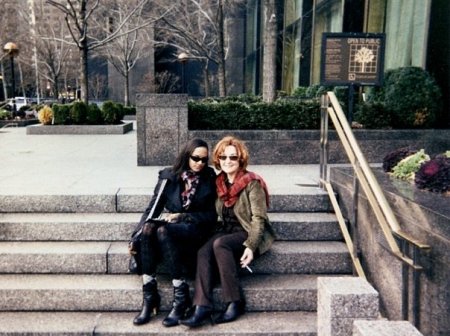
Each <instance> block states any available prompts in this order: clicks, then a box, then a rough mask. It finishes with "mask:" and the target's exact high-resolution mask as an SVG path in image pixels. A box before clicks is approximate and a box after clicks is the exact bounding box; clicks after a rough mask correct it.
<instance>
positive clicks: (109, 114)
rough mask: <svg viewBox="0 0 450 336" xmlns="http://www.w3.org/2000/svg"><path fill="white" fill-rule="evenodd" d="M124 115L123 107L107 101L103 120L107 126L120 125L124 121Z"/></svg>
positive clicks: (103, 111) (103, 107)
mask: <svg viewBox="0 0 450 336" xmlns="http://www.w3.org/2000/svg"><path fill="white" fill-rule="evenodd" d="M123 113H124V112H123V109H122V108H121V106H120V105H118V104H116V103H114V102H112V101H106V102H104V103H103V105H102V115H103V120H104V121H105V123H107V124H119V123H120V122H121V120H122V119H123V116H124V114H123Z"/></svg>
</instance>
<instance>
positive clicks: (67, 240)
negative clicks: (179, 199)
mask: <svg viewBox="0 0 450 336" xmlns="http://www.w3.org/2000/svg"><path fill="white" fill-rule="evenodd" d="M150 193H151V191H148V190H147V191H145V192H144V191H142V190H140V191H138V192H135V191H130V190H128V191H124V190H121V191H119V192H118V193H117V194H115V195H79V196H77V195H72V196H50V195H44V196H41V197H39V196H36V195H29V196H23V197H18V196H15V197H13V196H11V197H10V198H8V197H3V199H2V203H3V206H2V207H7V208H8V209H10V210H9V211H8V212H4V213H0V335H140V334H146V335H149V334H150V335H178V334H180V335H189V334H205V335H304V336H306V335H310V336H312V335H317V325H316V324H317V321H316V320H317V316H316V309H317V285H316V280H317V277H318V276H320V275H325V276H330V275H343V274H345V275H348V274H351V260H350V257H349V254H348V251H347V249H346V246H345V244H344V243H343V242H342V237H341V234H340V231H339V228H338V224H337V221H336V219H335V216H334V215H333V214H332V213H330V211H331V206H330V203H329V201H328V196H327V195H326V194H325V193H324V192H322V191H320V190H318V189H317V188H302V192H300V193H298V192H297V193H293V194H292V195H272V198H271V210H270V211H271V212H270V213H269V217H270V219H271V222H272V224H273V226H274V228H275V230H276V232H277V235H278V239H277V241H276V242H275V243H274V245H273V248H272V249H271V250H270V251H269V252H267V253H266V254H265V255H263V256H262V257H261V258H259V259H258V260H257V261H256V262H254V263H253V264H252V269H253V271H254V273H253V274H249V273H248V272H243V280H242V284H243V287H244V292H245V295H246V300H247V313H246V314H245V315H244V316H242V317H241V318H240V319H239V320H237V321H236V322H233V323H229V324H223V325H213V326H211V325H206V326H204V327H201V328H199V329H193V330H190V329H187V328H186V327H184V326H178V327H174V328H165V327H163V326H162V325H161V320H162V319H163V318H164V316H165V311H167V310H168V309H170V302H171V299H172V287H171V284H170V281H169V279H168V278H167V277H166V276H165V274H164V266H163V267H161V274H159V275H158V280H159V290H160V293H161V295H162V303H161V309H162V310H163V312H161V313H160V314H158V316H157V317H155V318H154V319H153V320H152V321H151V322H150V323H149V324H147V325H144V326H139V327H136V326H134V325H133V324H132V319H133V317H134V316H135V314H136V312H137V311H138V310H139V309H140V305H141V300H142V293H141V277H139V276H137V275H133V274H128V273H127V264H128V253H127V240H128V237H129V235H130V233H131V232H132V230H133V228H134V226H135V225H136V223H137V221H138V219H139V218H140V215H141V211H142V209H144V208H145V205H146V204H147V202H148V195H150ZM215 296H216V301H217V302H218V304H217V307H216V308H217V309H220V308H221V305H220V298H221V296H220V288H217V289H216V290H215Z"/></svg>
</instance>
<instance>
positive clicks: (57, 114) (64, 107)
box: [52, 104, 72, 125]
mask: <svg viewBox="0 0 450 336" xmlns="http://www.w3.org/2000/svg"><path fill="white" fill-rule="evenodd" d="M52 109H53V116H54V121H53V124H54V125H68V124H71V123H72V121H71V118H70V105H68V104H53V105H52Z"/></svg>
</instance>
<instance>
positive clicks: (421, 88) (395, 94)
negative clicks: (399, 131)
mask: <svg viewBox="0 0 450 336" xmlns="http://www.w3.org/2000/svg"><path fill="white" fill-rule="evenodd" d="M368 101H369V102H376V103H380V104H382V105H383V106H384V110H385V111H384V112H385V113H386V115H387V116H390V118H391V126H392V127H393V128H429V127H433V126H435V120H436V118H437V116H438V114H439V113H441V109H442V95H441V91H440V88H439V86H438V85H437V83H436V81H435V80H434V78H433V77H432V76H431V75H430V74H429V73H428V72H427V71H425V70H424V69H422V68H419V67H403V68H398V69H392V70H388V71H386V73H385V75H384V85H383V87H379V88H374V89H373V90H371V91H370V94H369V97H368ZM372 116H373V117H376V115H374V114H372Z"/></svg>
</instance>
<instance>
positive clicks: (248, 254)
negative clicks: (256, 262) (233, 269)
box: [241, 247, 253, 268]
mask: <svg viewBox="0 0 450 336" xmlns="http://www.w3.org/2000/svg"><path fill="white" fill-rule="evenodd" d="M252 260H253V251H252V250H251V249H249V248H248V247H246V248H245V250H244V253H243V254H242V257H241V267H242V268H245V267H247V266H248V265H250V263H251V262H252Z"/></svg>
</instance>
